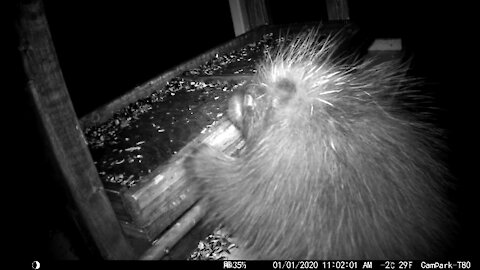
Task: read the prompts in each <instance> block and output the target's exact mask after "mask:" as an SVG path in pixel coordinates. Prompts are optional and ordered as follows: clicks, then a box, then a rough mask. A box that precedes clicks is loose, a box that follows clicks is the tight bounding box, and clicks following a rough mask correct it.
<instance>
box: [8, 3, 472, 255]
mask: <svg viewBox="0 0 480 270" xmlns="http://www.w3.org/2000/svg"><path fill="white" fill-rule="evenodd" d="M156 2H157V3H156V4H151V3H150V4H147V3H141V2H140V1H77V2H75V1H52V0H45V1H44V4H45V10H46V13H47V18H48V20H49V24H50V28H51V32H52V36H53V39H54V43H55V46H56V51H57V54H58V58H59V61H60V64H61V67H62V70H63V75H64V77H65V80H66V83H67V87H68V89H69V92H70V95H71V98H72V101H73V104H74V107H75V110H76V112H77V114H78V116H79V117H81V116H83V115H85V114H86V113H88V112H90V111H92V110H94V109H95V108H97V107H99V106H101V105H103V104H105V103H107V102H109V101H111V100H113V99H115V98H116V97H118V96H120V95H122V94H124V93H126V92H127V91H129V90H131V89H132V88H133V87H135V86H136V85H139V84H142V83H143V82H146V81H147V80H149V79H151V78H153V77H155V76H157V75H159V74H161V73H162V72H164V71H166V70H167V69H170V68H172V67H174V66H176V65H179V64H181V63H182V62H183V61H186V60H189V59H191V58H193V57H195V56H197V55H199V54H201V53H203V52H205V51H207V50H209V49H211V48H212V47H214V46H217V45H219V44H221V43H223V42H226V41H228V40H230V39H232V38H234V32H233V24H232V22H231V17H230V9H229V6H228V1H168V4H167V1H156ZM387 2H388V3H387ZM419 2H421V3H419ZM267 4H268V5H269V7H270V13H271V14H270V15H271V17H272V20H273V23H274V24H288V23H293V22H310V21H319V20H325V19H326V17H325V16H326V12H325V7H324V5H323V3H322V1H272V0H270V1H267ZM293 4H295V5H293ZM349 5H350V6H349V7H350V14H351V19H352V21H354V22H355V23H357V24H358V25H359V26H360V27H361V28H362V29H365V30H367V31H369V32H371V33H373V35H375V36H378V37H401V38H402V39H403V41H404V44H405V46H407V49H408V52H409V54H411V55H412V56H413V57H414V62H413V65H414V68H415V69H416V70H417V72H418V73H419V74H420V75H423V76H425V77H427V78H428V79H429V80H432V81H436V82H438V83H439V85H440V86H441V87H439V89H438V92H436V95H437V98H438V104H439V106H440V107H441V108H442V109H443V114H442V117H443V118H442V125H443V126H444V127H445V128H446V129H447V133H448V136H449V140H448V144H449V147H450V148H451V153H450V156H449V160H450V163H451V164H450V165H451V167H452V172H453V174H454V176H455V177H456V178H457V179H458V182H457V183H458V185H457V189H456V191H455V192H454V193H453V194H452V198H453V199H454V202H455V203H456V205H457V206H458V208H459V209H460V210H459V211H458V220H459V221H460V230H459V231H460V235H459V237H458V239H459V244H458V248H457V249H456V250H455V251H454V254H453V255H454V256H456V257H462V258H470V259H471V258H473V249H471V247H470V246H469V245H470V243H471V242H472V241H471V239H472V238H473V235H474V234H475V235H476V231H475V230H474V229H473V228H474V225H473V220H474V219H473V218H472V213H473V211H472V209H473V198H474V195H473V188H472V182H473V180H474V179H475V178H474V177H473V176H472V171H473V170H472V168H474V159H473V158H470V155H469V152H473V153H474V154H476V153H477V152H476V151H477V150H476V149H474V148H475V147H476V146H475V144H476V141H477V140H473V139H474V138H473V135H472V134H473V133H474V131H473V130H471V127H472V126H475V125H473V124H472V123H476V122H474V121H475V120H476V119H475V117H474V116H475V115H476V113H474V112H473V108H475V104H473V100H475V93H474V92H475V90H476V89H477V87H474V85H475V84H473V83H472V82H471V80H472V78H475V77H474V76H471V75H470V73H471V71H472V68H471V67H470V63H475V62H474V60H472V59H471V57H470V56H471V55H470V52H473V51H470V50H469V47H470V46H469V44H471V43H472V42H473V38H474V37H472V36H474V35H472V33H475V32H470V31H468V29H469V28H468V27H469V25H471V24H470V23H469V22H468V21H467V19H468V18H471V17H470V16H469V15H468V11H469V10H472V9H473V6H471V7H468V6H464V5H462V6H460V5H455V3H441V1H350V2H349ZM5 10H6V11H7V13H8V14H7V15H6V16H5V17H4V18H7V22H6V24H5V25H7V30H6V32H5V33H6V36H7V38H6V39H5V40H6V45H7V49H6V50H4V51H3V53H5V57H3V59H5V61H2V64H3V65H4V66H5V67H6V70H7V73H6V74H7V76H6V83H5V86H8V87H5V89H6V90H5V91H4V97H6V98H3V100H4V104H5V105H4V109H6V112H5V114H4V115H5V118H6V119H7V120H9V121H7V122H6V123H5V124H4V126H5V128H4V129H3V130H4V133H5V134H7V135H10V136H11V137H12V138H11V139H8V141H7V144H9V146H10V147H9V150H10V148H12V149H11V150H12V152H11V153H10V154H9V159H8V163H7V168H6V169H5V170H6V171H10V172H11V171H13V172H14V175H15V177H12V178H9V179H11V180H10V181H11V182H10V183H9V184H11V185H12V186H13V188H14V190H21V191H23V192H12V193H13V194H11V195H13V196H14V197H15V198H14V201H15V202H21V203H23V204H24V206H25V207H24V208H25V209H22V210H20V209H19V210H16V209H15V212H16V213H17V214H18V215H19V216H20V218H19V219H18V220H21V221H20V222H18V221H17V222H18V223H20V224H21V225H22V226H26V228H24V227H22V230H21V232H19V234H17V236H20V235H21V236H25V238H26V239H25V240H26V241H23V242H22V243H25V242H26V243H28V246H29V251H30V253H28V256H29V257H28V259H29V260H30V259H32V258H33V259H38V258H92V257H95V256H92V254H91V250H89V249H87V248H85V247H84V245H83V244H82V243H83V240H82V239H81V238H80V237H79V233H78V231H77V230H76V229H75V226H73V223H72V221H71V219H69V218H68V217H67V216H66V215H65V213H66V212H65V205H66V203H67V202H68V197H67V196H66V195H65V192H64V190H63V189H62V186H60V185H58V183H57V182H56V181H54V180H53V179H54V178H55V173H54V171H53V170H52V169H51V168H52V167H51V164H50V161H49V156H48V153H47V152H46V151H45V148H44V145H43V140H42V137H41V133H40V132H39V130H38V127H37V125H36V122H35V115H34V114H33V110H32V109H31V107H30V106H31V105H29V104H30V103H29V102H28V96H27V95H26V91H24V82H25V80H24V77H23V76H22V67H21V61H20V57H19V55H18V52H17V46H18V44H17V37H16V34H15V28H14V20H15V17H16V16H17V14H16V11H15V10H16V9H15V5H14V4H12V5H10V6H8V7H7V9H5ZM472 90H473V91H472ZM472 142H475V144H474V143H472ZM470 149H472V150H473V151H468V150H470ZM474 156H475V155H474ZM25 191H26V192H25ZM14 206H15V207H17V206H18V207H19V206H20V203H14V204H11V206H9V205H7V207H12V208H13V207H14ZM24 219H26V220H28V222H27V221H23V220H24ZM12 225H13V226H14V227H20V225H17V223H13V224H12ZM17 229H18V228H17ZM59 235H61V236H59ZM57 238H58V239H60V240H58V239H57ZM52 239H53V240H55V239H57V240H55V241H52ZM17 241H19V240H17ZM71 246H73V248H71Z"/></svg>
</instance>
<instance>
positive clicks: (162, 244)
mask: <svg viewBox="0 0 480 270" xmlns="http://www.w3.org/2000/svg"><path fill="white" fill-rule="evenodd" d="M204 215H205V207H204V206H203V204H202V203H201V202H199V203H198V204H196V205H195V206H194V207H193V208H192V209H190V211H188V213H187V214H185V215H184V216H183V217H182V218H181V219H180V220H178V222H176V223H175V224H174V225H173V226H172V227H171V228H170V229H169V230H168V231H167V232H166V233H165V234H163V235H162V237H161V238H159V239H158V240H157V241H155V242H154V243H153V245H152V247H151V248H150V249H148V250H147V251H146V252H145V253H144V254H143V255H142V256H141V257H140V259H141V260H158V259H161V258H162V257H163V256H164V255H165V254H167V253H168V252H169V250H170V249H171V248H172V247H173V246H175V244H176V243H177V242H178V241H179V240H180V239H181V238H182V237H183V236H184V235H185V234H187V233H188V232H189V231H190V230H191V229H192V228H193V227H194V226H195V225H196V224H197V223H198V222H199V221H200V219H201V218H202V217H203V216H204Z"/></svg>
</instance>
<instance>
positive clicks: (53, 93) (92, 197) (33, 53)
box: [17, 0, 133, 259]
mask: <svg viewBox="0 0 480 270" xmlns="http://www.w3.org/2000/svg"><path fill="white" fill-rule="evenodd" d="M20 12H21V13H20V18H19V21H18V24H17V30H18V33H19V37H20V53H21V55H22V58H23V65H24V69H25V72H26V75H27V78H28V91H29V94H30V95H31V97H32V100H33V102H34V105H35V108H36V113H37V114H38V116H39V119H40V122H41V125H42V126H43V128H44V131H45V133H46V135H47V140H48V145H49V146H51V148H52V153H53V156H54V157H55V159H56V160H55V162H56V165H57V166H58V168H59V171H60V172H61V174H62V177H63V178H64V181H65V184H66V185H65V186H66V187H67V188H68V192H69V193H70V194H71V195H72V197H73V200H74V202H75V204H76V207H77V208H78V211H79V213H80V217H81V219H82V220H81V222H82V224H83V225H84V226H86V228H87V229H88V231H89V233H90V236H91V238H92V239H93V241H94V243H95V245H96V247H97V248H98V250H99V251H100V255H101V256H102V257H103V258H105V259H132V258H133V252H132V249H131V247H130V245H129V244H128V242H127V241H126V239H125V237H124V235H123V233H122V231H121V227H120V225H119V223H118V221H117V218H116V216H115V214H114V212H113V209H112V206H111V204H110V202H109V201H108V199H107V196H106V194H105V191H104V189H103V185H102V183H101V182H100V178H99V176H98V173H97V170H96V168H95V165H94V164H93V160H92V157H91V155H90V151H89V149H88V147H87V144H86V142H85V139H84V137H83V132H82V130H81V129H80V125H79V123H78V119H77V116H76V114H75V111H74V109H73V105H72V102H71V100H70V96H69V94H68V91H67V87H66V85H65V81H64V79H63V75H62V71H61V69H60V65H59V63H58V60H57V56H56V53H55V48H54V46H53V41H52V39H51V34H50V30H49V28H48V23H47V19H46V16H45V13H44V9H43V3H42V2H41V0H32V1H21V3H20Z"/></svg>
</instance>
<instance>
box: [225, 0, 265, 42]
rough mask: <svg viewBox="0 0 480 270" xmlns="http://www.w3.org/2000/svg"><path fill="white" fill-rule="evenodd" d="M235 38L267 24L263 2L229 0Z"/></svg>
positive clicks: (261, 0)
mask: <svg viewBox="0 0 480 270" xmlns="http://www.w3.org/2000/svg"><path fill="white" fill-rule="evenodd" d="M229 4H230V13H231V15H232V21H233V28H234V30H235V36H240V35H241V34H244V33H246V32H248V31H250V30H252V29H254V28H256V27H258V26H262V25H266V24H269V16H268V11H267V6H266V4H265V0H229Z"/></svg>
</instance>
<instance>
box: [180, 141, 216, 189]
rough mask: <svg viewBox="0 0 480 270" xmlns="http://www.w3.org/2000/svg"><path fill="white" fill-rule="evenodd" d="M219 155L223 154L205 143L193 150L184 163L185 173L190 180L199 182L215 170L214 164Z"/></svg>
mask: <svg viewBox="0 0 480 270" xmlns="http://www.w3.org/2000/svg"><path fill="white" fill-rule="evenodd" d="M218 154H223V153H221V152H220V151H218V150H215V149H213V148H212V147H211V146H209V145H208V144H205V143H202V144H200V145H198V146H197V147H195V148H193V149H192V151H191V153H190V154H189V155H188V156H187V157H186V158H185V162H184V168H185V173H186V176H187V178H188V180H189V181H197V180H199V179H202V178H205V177H208V175H209V173H208V172H209V171H211V170H212V169H213V167H214V166H212V163H213V162H214V160H215V156H216V155H218Z"/></svg>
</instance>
